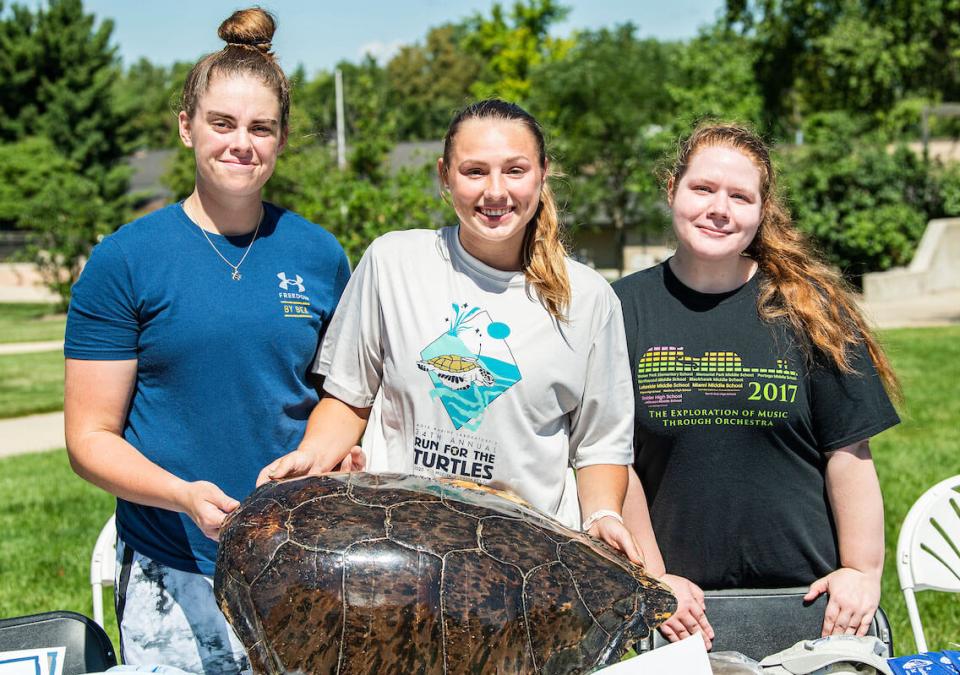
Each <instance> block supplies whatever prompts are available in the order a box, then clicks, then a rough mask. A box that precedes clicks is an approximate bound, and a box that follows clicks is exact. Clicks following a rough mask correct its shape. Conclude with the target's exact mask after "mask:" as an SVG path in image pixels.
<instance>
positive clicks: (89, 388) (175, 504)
mask: <svg viewBox="0 0 960 675" xmlns="http://www.w3.org/2000/svg"><path fill="white" fill-rule="evenodd" d="M136 373H137V362H136V360H133V359H130V360H122V361H81V360H75V359H67V360H66V369H65V376H64V392H63V412H64V423H65V424H64V426H65V428H64V431H65V433H66V439H67V454H68V455H69V457H70V465H71V466H72V467H73V470H74V471H75V472H76V473H77V475H79V476H80V477H81V478H84V479H85V480H88V481H90V482H91V483H93V484H94V485H96V486H98V487H101V488H103V489H104V490H106V491H107V492H110V493H111V494H114V495H116V496H118V497H120V498H122V499H125V500H127V501H131V502H134V503H137V504H143V505H145V506H156V507H159V508H163V509H168V510H171V511H184V510H185V506H184V504H183V500H184V494H183V492H184V488H185V486H186V482H185V481H183V480H181V479H179V478H177V477H176V476H174V475H173V474H171V473H170V472H168V471H165V470H164V469H162V468H160V467H159V466H157V465H156V464H154V463H153V462H151V461H150V460H148V459H147V458H146V457H144V456H143V454H142V453H141V452H140V451H139V450H137V449H136V448H134V447H133V446H132V445H130V443H128V442H127V441H126V440H125V439H124V438H123V435H122V432H123V425H124V420H125V419H126V412H127V408H128V407H129V404H130V398H131V395H132V393H133V389H134V386H135V379H136Z"/></svg>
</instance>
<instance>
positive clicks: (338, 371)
mask: <svg viewBox="0 0 960 675" xmlns="http://www.w3.org/2000/svg"><path fill="white" fill-rule="evenodd" d="M375 247H376V244H375V243H374V244H372V245H371V246H370V247H369V248H368V249H367V252H366V253H364V255H363V257H362V258H361V259H360V263H359V264H358V265H357V269H356V270H355V271H354V273H353V275H352V276H350V280H349V281H348V282H347V283H346V288H345V289H344V291H343V295H342V296H341V298H340V304H339V305H338V306H337V311H336V312H335V313H334V315H333V321H332V322H331V323H330V326H329V327H328V328H327V332H326V335H325V336H324V338H323V343H322V345H321V347H320V352H319V353H318V354H317V359H316V361H315V363H314V365H313V372H315V373H318V374H320V375H323V376H324V382H323V389H324V391H326V392H327V393H329V394H330V395H332V396H336V397H337V398H338V399H340V400H341V401H343V402H344V403H347V404H349V405H352V406H356V407H358V408H368V407H370V406H372V405H373V400H374V398H376V395H377V391H378V390H379V389H380V381H381V379H382V378H383V344H382V341H381V332H380V292H379V288H378V277H377V265H376V259H375V252H374V251H375Z"/></svg>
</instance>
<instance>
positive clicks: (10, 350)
mask: <svg viewBox="0 0 960 675" xmlns="http://www.w3.org/2000/svg"><path fill="white" fill-rule="evenodd" d="M54 351H63V340H49V341H47V342H8V343H6V344H0V356H3V355H5V354H29V353H31V352H54Z"/></svg>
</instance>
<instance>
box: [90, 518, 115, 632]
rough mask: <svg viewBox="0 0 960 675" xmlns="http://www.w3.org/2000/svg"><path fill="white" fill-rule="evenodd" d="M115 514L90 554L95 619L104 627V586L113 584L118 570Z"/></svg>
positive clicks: (98, 537) (108, 521)
mask: <svg viewBox="0 0 960 675" xmlns="http://www.w3.org/2000/svg"><path fill="white" fill-rule="evenodd" d="M114 517H115V516H113V515H111V516H110V519H109V520H107V522H106V524H105V525H104V526H103V529H102V530H100V534H99V535H97V543H96V544H94V546H93V555H92V556H90V585H91V586H92V587H93V620H94V621H96V622H97V623H98V624H100V627H101V628H102V627H103V587H104V586H106V587H108V588H109V587H110V586H113V579H114V575H115V573H116V570H117V526H116V524H115V522H114Z"/></svg>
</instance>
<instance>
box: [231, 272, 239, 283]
mask: <svg viewBox="0 0 960 675" xmlns="http://www.w3.org/2000/svg"><path fill="white" fill-rule="evenodd" d="M230 278H231V279H233V280H234V281H240V271H239V270H233V274H231V275H230Z"/></svg>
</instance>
